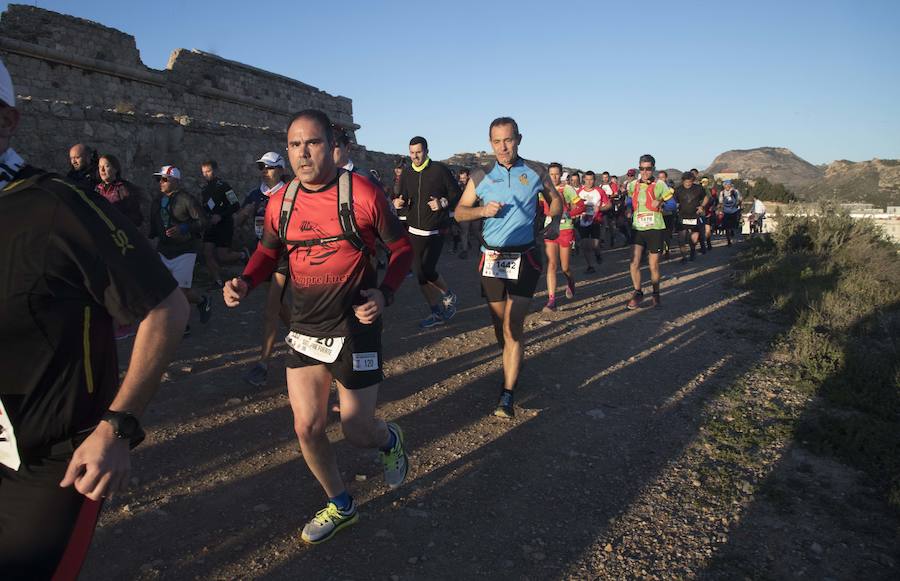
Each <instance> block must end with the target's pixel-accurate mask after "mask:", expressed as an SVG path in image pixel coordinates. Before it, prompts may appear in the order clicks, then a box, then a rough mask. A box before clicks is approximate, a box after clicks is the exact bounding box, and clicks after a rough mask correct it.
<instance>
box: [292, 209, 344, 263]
mask: <svg viewBox="0 0 900 581" xmlns="http://www.w3.org/2000/svg"><path fill="white" fill-rule="evenodd" d="M300 231H301V232H313V233H315V237H316V238H327V237H328V234H327V233H326V232H325V231H324V230H322V229H321V228H319V225H318V224H314V223H313V222H310V221H309V220H303V221H302V222H300ZM301 250H305V251H306V258H307V259H308V260H309V264H310V265H311V266H319V265H320V264H325V263H326V262H327V261H328V259H329V258H331V257H332V256H333V255H335V254H337V251H338V243H337V242H323V243H322V244H317V245H315V246H307V247H306V248H304V249H301ZM298 252H299V251H298Z"/></svg>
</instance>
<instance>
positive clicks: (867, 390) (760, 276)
mask: <svg viewBox="0 0 900 581" xmlns="http://www.w3.org/2000/svg"><path fill="white" fill-rule="evenodd" d="M897 250H898V249H897V246H896V245H895V244H893V243H892V242H890V240H888V239H887V237H886V236H885V234H884V233H883V232H882V231H881V230H880V229H879V228H878V227H877V226H876V225H875V224H874V223H872V222H871V221H869V220H854V219H852V218H850V216H849V215H848V214H847V213H844V212H840V211H838V210H837V209H836V208H835V207H834V206H823V207H822V209H821V210H820V215H819V216H783V217H781V218H780V219H779V227H778V230H777V231H776V232H775V233H774V234H773V236H772V237H771V239H770V240H760V239H757V240H754V241H753V242H752V243H751V244H750V245H749V248H748V249H747V251H745V253H744V257H743V259H742V262H741V264H742V265H743V268H744V269H745V271H744V273H743V275H742V277H741V283H742V284H743V285H744V286H746V287H747V288H750V289H752V290H753V291H754V294H755V296H756V297H757V298H758V299H760V300H763V301H765V302H767V303H768V304H769V305H771V306H772V307H773V308H775V309H777V310H778V311H780V312H782V313H784V315H786V316H787V318H788V320H789V322H790V323H791V327H790V329H789V330H788V331H787V333H786V337H787V339H788V341H787V344H788V345H789V346H790V351H791V356H792V358H793V360H794V362H795V363H796V365H797V368H798V371H799V373H798V378H797V386H798V388H799V387H801V386H809V385H812V386H814V389H815V392H816V394H817V395H818V396H819V398H818V400H817V402H818V403H817V405H816V406H813V407H811V408H810V410H809V412H808V414H807V416H806V417H805V419H804V420H803V421H802V422H801V424H800V425H799V426H798V430H797V437H798V438H800V439H801V440H803V441H805V442H807V444H808V445H810V446H811V447H812V448H814V449H817V450H820V451H827V452H830V453H833V454H835V455H837V456H839V457H841V458H842V459H844V460H845V461H847V462H849V463H851V464H853V465H855V466H858V467H860V468H862V469H865V470H867V471H868V472H869V473H870V474H871V475H872V476H873V478H874V479H875V480H877V481H878V482H880V483H881V484H882V485H884V487H885V490H886V494H887V498H888V502H889V503H891V504H892V505H893V506H895V507H897V508H898V509H900V345H898V337H900V259H898V254H897Z"/></svg>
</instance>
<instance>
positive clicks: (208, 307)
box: [197, 295, 212, 324]
mask: <svg viewBox="0 0 900 581" xmlns="http://www.w3.org/2000/svg"><path fill="white" fill-rule="evenodd" d="M197 310H198V311H200V322H201V323H204V324H206V323H208V322H209V318H210V317H212V301H211V300H209V297H208V296H206V295H203V299H202V300H201V301H200V302H199V303H198V304H197Z"/></svg>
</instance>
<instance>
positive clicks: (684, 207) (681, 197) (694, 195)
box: [675, 184, 706, 220]
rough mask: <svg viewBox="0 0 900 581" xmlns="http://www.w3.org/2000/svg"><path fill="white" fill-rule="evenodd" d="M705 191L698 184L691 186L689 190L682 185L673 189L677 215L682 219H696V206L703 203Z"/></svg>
mask: <svg viewBox="0 0 900 581" xmlns="http://www.w3.org/2000/svg"><path fill="white" fill-rule="evenodd" d="M704 196H706V190H704V189H703V186H701V185H700V184H692V185H691V187H690V188H686V187H684V186H683V185H681V186H678V187H677V188H675V199H676V200H677V201H678V215H679V216H681V217H682V218H687V219H689V220H690V219H691V218H696V217H697V216H698V214H697V206H699V205H700V204H701V203H702V202H703V197H704Z"/></svg>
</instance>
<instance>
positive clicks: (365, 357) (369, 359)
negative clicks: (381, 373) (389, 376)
mask: <svg viewBox="0 0 900 581" xmlns="http://www.w3.org/2000/svg"><path fill="white" fill-rule="evenodd" d="M376 369H378V353H376V352H374V351H371V352H369V353H354V354H353V371H375V370H376Z"/></svg>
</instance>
